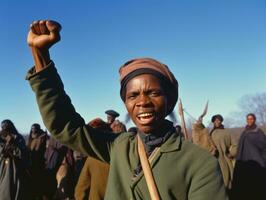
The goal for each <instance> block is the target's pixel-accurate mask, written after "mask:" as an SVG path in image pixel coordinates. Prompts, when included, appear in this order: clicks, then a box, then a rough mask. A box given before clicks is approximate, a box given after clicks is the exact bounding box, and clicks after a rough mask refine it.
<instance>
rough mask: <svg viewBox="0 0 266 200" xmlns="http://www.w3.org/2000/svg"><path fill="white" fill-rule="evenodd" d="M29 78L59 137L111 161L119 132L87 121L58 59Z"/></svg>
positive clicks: (43, 113)
mask: <svg viewBox="0 0 266 200" xmlns="http://www.w3.org/2000/svg"><path fill="white" fill-rule="evenodd" d="M26 79H27V80H29V82H30V85H31V88H32V90H33V91H34V93H35V96H36V100H37V103H38V107H39V110H40V113H41V116H42V119H43V122H44V124H45V126H46V128H47V129H48V131H49V132H50V133H51V134H52V135H53V136H54V137H55V139H57V140H59V141H60V142H61V143H62V144H65V145H66V146H68V147H70V148H71V149H73V150H76V151H79V152H81V153H84V154H86V155H90V156H92V157H94V158H97V159H100V160H102V161H105V162H108V163H109V161H110V150H111V146H112V143H113V141H114V139H115V137H116V135H115V134H111V133H102V132H99V131H98V130H95V129H93V128H92V127H89V126H87V125H86V124H85V121H84V119H83V118H82V117H81V116H80V115H79V114H78V113H77V112H76V111H75V108H74V106H73V105H72V103H71V100H70V98H69V96H68V95H67V94H66V93H65V91H64V85H63V83H62V81H61V78H60V76H59V74H58V73H57V70H56V68H55V66H54V63H53V62H52V61H51V63H50V64H49V65H48V66H47V67H46V68H45V69H44V70H42V71H41V72H38V73H35V72H34V68H32V69H31V70H30V71H29V72H28V75H27V77H26ZM86 92H87V91H86Z"/></svg>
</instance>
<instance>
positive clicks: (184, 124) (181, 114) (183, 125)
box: [178, 99, 188, 140]
mask: <svg viewBox="0 0 266 200" xmlns="http://www.w3.org/2000/svg"><path fill="white" fill-rule="evenodd" d="M178 113H179V117H180V121H181V127H182V129H183V131H184V137H185V139H186V140H187V139H188V131H187V127H186V122H185V117H184V109H183V104H182V101H181V99H179V103H178Z"/></svg>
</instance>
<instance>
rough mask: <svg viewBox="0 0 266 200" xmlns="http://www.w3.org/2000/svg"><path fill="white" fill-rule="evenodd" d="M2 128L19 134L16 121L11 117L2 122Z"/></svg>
mask: <svg viewBox="0 0 266 200" xmlns="http://www.w3.org/2000/svg"><path fill="white" fill-rule="evenodd" d="M1 129H2V130H4V131H6V132H8V133H12V134H18V131H17V129H16V127H15V125H14V123H13V122H12V121H11V120H10V119H5V120H3V121H2V122H1Z"/></svg>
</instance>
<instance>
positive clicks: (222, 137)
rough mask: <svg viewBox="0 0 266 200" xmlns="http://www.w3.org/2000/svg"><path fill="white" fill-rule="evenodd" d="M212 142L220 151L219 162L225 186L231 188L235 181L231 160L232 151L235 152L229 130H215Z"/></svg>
mask: <svg viewBox="0 0 266 200" xmlns="http://www.w3.org/2000/svg"><path fill="white" fill-rule="evenodd" d="M211 137H212V140H213V142H214V144H215V146H216V148H217V150H218V161H219V164H220V167H221V170H222V174H223V179H224V184H225V186H226V187H227V188H231V185H232V180H233V170H234V165H233V160H232V159H231V158H229V157H228V156H229V154H230V151H234V148H233V147H234V146H233V144H232V142H231V135H230V132H229V131H228V130H227V129H215V130H214V131H213V133H212V136H211Z"/></svg>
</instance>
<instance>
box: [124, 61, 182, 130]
mask: <svg viewBox="0 0 266 200" xmlns="http://www.w3.org/2000/svg"><path fill="white" fill-rule="evenodd" d="M119 72H120V83H121V89H120V96H121V98H122V100H123V101H124V103H125V106H126V108H127V111H128V114H129V115H130V118H131V119H132V121H133V122H134V123H135V125H136V126H137V128H138V130H139V131H140V132H142V133H145V134H148V133H154V134H156V133H157V132H161V131H162V128H163V127H164V125H165V124H166V123H165V118H166V116H167V115H169V114H170V113H171V112H172V111H173V109H174V107H175V104H176V102H177V99H178V83H177V80H176V79H175V77H174V75H173V74H172V72H171V71H170V70H169V68H168V67H167V66H166V65H164V64H162V63H160V62H159V61H157V60H155V59H152V58H138V59H134V60H130V61H128V62H126V63H125V64H124V65H123V66H122V67H121V68H120V70H119Z"/></svg>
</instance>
